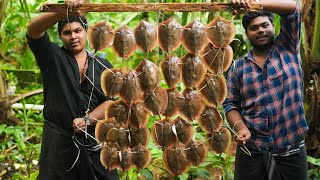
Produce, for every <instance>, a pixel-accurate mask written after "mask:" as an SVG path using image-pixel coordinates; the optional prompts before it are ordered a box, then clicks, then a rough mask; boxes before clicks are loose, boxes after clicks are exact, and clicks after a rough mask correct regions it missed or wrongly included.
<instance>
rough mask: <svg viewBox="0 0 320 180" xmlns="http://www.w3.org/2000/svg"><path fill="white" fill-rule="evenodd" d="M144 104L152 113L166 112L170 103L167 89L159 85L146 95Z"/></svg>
mask: <svg viewBox="0 0 320 180" xmlns="http://www.w3.org/2000/svg"><path fill="white" fill-rule="evenodd" d="M144 105H145V107H146V109H147V110H149V111H150V112H151V114H152V115H154V116H155V115H158V116H159V118H160V119H161V116H160V114H164V112H165V111H166V109H167V105H168V96H167V91H166V90H165V89H164V88H162V87H161V86H157V87H156V89H155V90H154V92H153V93H150V94H148V95H147V94H145V95H144Z"/></svg>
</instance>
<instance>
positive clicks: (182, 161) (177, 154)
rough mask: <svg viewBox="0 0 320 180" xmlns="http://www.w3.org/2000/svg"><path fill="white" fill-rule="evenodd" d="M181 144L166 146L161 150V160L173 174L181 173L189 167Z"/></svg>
mask: <svg viewBox="0 0 320 180" xmlns="http://www.w3.org/2000/svg"><path fill="white" fill-rule="evenodd" d="M185 149H186V148H185V146H184V145H183V144H180V145H176V146H174V147H172V148H168V149H166V150H164V152H163V160H164V164H165V166H166V167H167V169H168V170H169V171H170V173H171V174H173V175H176V176H177V175H182V174H184V173H186V172H187V171H188V170H189V168H190V165H191V164H190V163H189V161H188V159H187V157H186V153H185Z"/></svg>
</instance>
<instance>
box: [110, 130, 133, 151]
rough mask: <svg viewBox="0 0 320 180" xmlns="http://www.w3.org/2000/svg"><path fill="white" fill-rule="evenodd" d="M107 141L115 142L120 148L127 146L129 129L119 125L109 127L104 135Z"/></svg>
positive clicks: (128, 143) (128, 144)
mask: <svg viewBox="0 0 320 180" xmlns="http://www.w3.org/2000/svg"><path fill="white" fill-rule="evenodd" d="M106 139H107V142H108V143H117V144H118V145H119V146H120V147H121V149H124V148H128V147H129V146H130V142H129V130H128V129H126V128H124V127H122V126H120V127H115V128H111V129H110V130H109V131H108V133H107V136H106Z"/></svg>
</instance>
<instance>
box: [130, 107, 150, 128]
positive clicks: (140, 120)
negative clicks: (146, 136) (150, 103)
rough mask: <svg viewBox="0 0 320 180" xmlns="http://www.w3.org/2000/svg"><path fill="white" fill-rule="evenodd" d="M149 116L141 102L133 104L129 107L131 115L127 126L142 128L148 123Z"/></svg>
mask: <svg viewBox="0 0 320 180" xmlns="http://www.w3.org/2000/svg"><path fill="white" fill-rule="evenodd" d="M149 117H150V113H149V112H148V111H147V110H146V108H145V107H144V105H143V104H142V103H141V104H133V105H132V107H131V116H130V117H129V127H130V128H131V127H133V128H138V129H141V128H144V127H145V126H146V125H147V123H148V120H149Z"/></svg>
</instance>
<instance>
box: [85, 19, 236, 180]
mask: <svg viewBox="0 0 320 180" xmlns="http://www.w3.org/2000/svg"><path fill="white" fill-rule="evenodd" d="M88 34H89V36H88V37H89V42H90V45H91V48H92V49H95V51H99V50H102V49H104V48H107V47H109V46H111V45H112V46H113V48H114V50H115V52H116V53H117V54H118V55H119V56H120V57H124V58H127V57H129V56H131V55H132V54H133V53H134V51H135V50H136V48H137V47H138V48H139V49H141V50H142V51H144V52H150V51H152V50H153V49H154V48H155V47H156V46H157V42H158V43H159V47H160V48H161V49H162V50H163V51H166V52H168V53H169V54H170V52H173V51H174V50H176V49H177V48H178V47H179V46H180V44H183V46H184V47H185V49H186V50H187V51H188V53H187V54H185V55H184V56H183V57H181V58H179V57H178V56H177V55H176V54H171V55H169V56H168V57H166V58H165V59H163V60H161V62H160V65H159V67H158V66H157V65H156V64H154V63H153V62H151V61H149V60H147V59H143V60H142V61H141V62H140V63H139V65H138V66H137V67H136V68H135V69H129V70H124V69H125V68H118V69H106V70H105V71H104V72H103V74H102V76H101V87H102V90H103V92H104V93H105V95H106V96H109V97H113V98H118V100H117V101H114V102H112V103H110V104H109V106H108V107H107V108H106V111H105V120H103V121H100V122H98V123H97V126H96V132H95V133H96V138H97V140H98V142H99V143H101V144H102V145H103V149H102V152H101V156H100V158H101V162H102V164H103V165H104V166H105V167H106V169H109V170H111V169H115V168H119V169H121V170H123V171H127V170H129V169H130V168H132V167H135V168H138V169H143V168H145V167H147V166H148V164H149V163H150V161H151V153H150V150H149V149H148V148H146V147H147V145H148V143H149V139H150V136H151V137H152V139H153V141H154V143H155V144H156V145H158V146H159V148H161V149H162V150H163V160H164V164H165V166H166V168H167V169H168V170H169V172H170V173H171V174H173V175H181V174H183V173H185V172H186V171H188V169H189V167H190V166H191V165H194V166H198V165H200V164H201V163H203V162H205V160H206V157H207V152H208V149H209V150H210V151H213V152H215V153H219V154H221V153H222V152H224V151H225V150H226V149H227V148H228V146H229V144H230V142H231V133H230V131H229V130H228V129H226V128H223V127H222V124H223V119H222V116H221V114H220V113H219V111H218V109H217V107H218V105H220V104H221V103H222V102H223V101H224V99H225V98H226V93H227V87H226V80H225V78H224V76H223V72H225V71H226V70H227V69H228V68H229V66H230V64H231V62H232V57H233V51H232V48H231V47H230V46H229V44H230V42H231V41H232V40H233V38H234V35H235V27H234V25H233V24H232V23H231V22H230V21H228V20H226V19H224V18H222V17H220V16H218V17H217V18H215V19H214V20H213V21H211V22H210V23H209V24H208V25H207V26H203V25H202V24H201V23H199V22H198V21H196V20H195V21H193V22H191V23H189V24H187V25H186V26H184V27H182V26H181V25H180V24H179V23H177V22H176V21H175V20H174V19H173V18H170V19H168V20H166V21H164V22H162V23H160V24H158V26H155V25H153V24H150V23H148V22H145V21H141V22H140V23H139V25H138V26H137V27H136V28H135V29H134V31H131V29H130V28H128V27H127V26H121V27H120V28H118V29H117V30H116V31H113V30H112V28H111V27H110V25H108V24H107V23H106V22H105V21H102V22H100V23H98V24H96V25H94V26H93V27H90V28H89V31H88ZM161 73H162V74H161ZM161 75H162V76H161ZM161 77H163V78H164V81H165V82H166V84H167V86H168V88H166V89H165V88H163V87H161V86H160V81H161ZM180 82H182V83H183V84H184V85H185V87H186V88H185V89H184V90H183V91H182V92H179V91H178V89H176V86H177V85H178V84H179V83H180ZM150 115H153V116H158V118H159V120H157V121H155V123H154V124H153V126H152V128H151V133H150V132H149V129H148V128H147V124H148V120H149V118H150ZM192 121H196V122H197V123H198V124H199V126H200V127H201V128H202V130H203V131H204V132H205V133H206V141H205V142H201V141H199V140H195V139H193V137H194V128H193V126H192V124H191V122H192ZM150 134H151V135H150ZM207 146H208V147H209V148H208V149H207Z"/></svg>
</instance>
